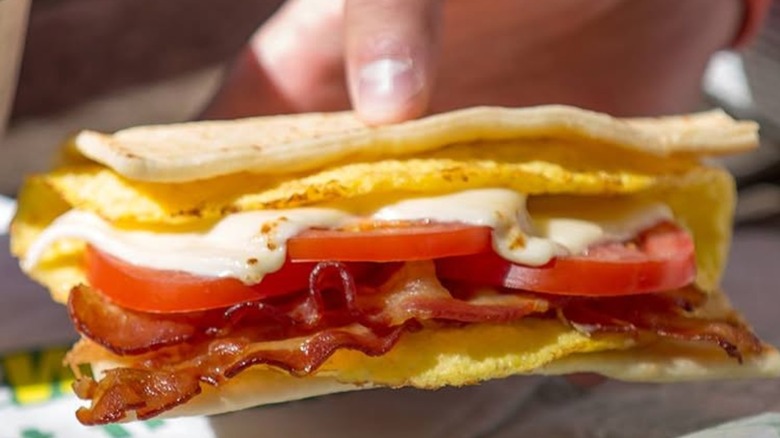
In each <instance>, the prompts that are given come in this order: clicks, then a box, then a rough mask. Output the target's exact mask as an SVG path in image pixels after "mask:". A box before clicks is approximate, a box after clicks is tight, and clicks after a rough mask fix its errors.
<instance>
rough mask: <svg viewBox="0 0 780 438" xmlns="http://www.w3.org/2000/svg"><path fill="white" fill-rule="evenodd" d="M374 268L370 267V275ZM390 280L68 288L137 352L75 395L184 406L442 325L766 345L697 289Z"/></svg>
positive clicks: (104, 409) (728, 346) (84, 322)
mask: <svg viewBox="0 0 780 438" xmlns="http://www.w3.org/2000/svg"><path fill="white" fill-rule="evenodd" d="M374 274H375V273H374ZM385 274H387V275H386V276H382V275H379V276H377V275H369V278H377V277H382V278H383V281H382V282H378V283H371V282H370V281H368V282H367V281H363V280H364V279H362V278H357V279H356V278H355V277H353V276H352V274H351V273H350V272H349V270H348V269H347V268H346V267H345V266H344V265H342V264H340V263H323V264H320V265H319V266H318V267H317V268H316V269H315V270H314V271H313V272H312V275H311V277H310V287H309V290H308V291H304V292H302V293H301V294H297V295H292V296H287V297H281V298H274V299H268V300H263V301H257V302H252V303H242V304H238V305H235V306H232V307H230V308H227V309H217V310H212V311H204V312H193V313H186V314H147V313H143V312H134V311H129V310H127V309H123V308H121V307H118V306H116V305H114V304H112V303H110V302H108V301H107V300H106V299H105V298H103V296H102V295H101V294H99V293H98V292H96V291H94V290H91V289H90V288H88V287H78V288H76V289H74V290H73V292H72V294H71V299H70V302H69V306H70V311H71V316H72V317H73V319H74V321H75V323H76V326H77V328H78V329H79V331H80V332H81V333H82V334H83V335H85V336H86V337H88V338H90V339H92V340H93V341H95V342H97V343H99V344H101V345H103V346H104V347H106V348H107V349H109V350H111V351H113V352H114V353H117V354H119V355H124V356H127V357H128V359H131V360H133V364H132V366H128V367H126V368H119V369H115V370H110V371H108V372H107V374H106V375H105V376H103V378H102V379H101V380H100V381H99V382H95V381H94V380H92V379H89V378H81V379H79V381H78V382H77V383H76V385H75V389H76V392H77V394H78V395H79V396H80V397H82V398H84V399H89V400H92V405H91V406H90V407H89V408H82V409H80V410H79V412H78V419H79V421H81V422H82V423H84V424H101V423H108V422H113V421H118V420H121V419H124V418H126V417H127V416H128V415H129V414H130V413H135V416H136V417H138V418H141V419H143V418H149V417H151V416H154V415H157V414H159V413H160V412H163V411H165V410H168V409H171V408H173V407H175V406H177V405H180V404H182V403H185V402H186V401H187V400H189V399H191V398H192V397H194V396H195V395H197V394H198V393H200V391H201V385H202V384H208V385H213V386H219V385H221V384H223V383H224V382H225V381H227V380H228V379H230V378H233V377H235V376H236V375H237V374H239V373H241V372H242V371H243V370H245V369H247V368H249V367H252V366H256V365H260V364H265V365H269V366H273V367H276V368H281V369H283V370H285V371H287V372H288V373H290V374H292V375H296V376H305V375H308V374H311V373H313V372H315V371H316V370H317V369H318V368H319V367H320V366H321V365H322V364H323V363H324V362H325V361H326V360H327V359H328V358H329V357H331V356H332V355H333V354H334V353H335V352H336V351H338V350H339V349H353V350H359V351H362V352H363V353H365V354H367V355H373V356H377V355H383V354H385V353H387V352H388V351H389V350H390V349H391V348H392V347H393V345H395V343H396V342H397V341H398V339H399V337H400V336H401V335H402V333H403V332H405V331H410V330H416V329H419V328H421V327H422V325H423V324H435V323H436V322H437V321H450V322H458V323H476V322H509V321H514V320H517V319H520V318H523V317H528V315H531V314H534V315H535V317H542V318H550V317H556V316H557V317H558V318H560V319H561V320H562V321H563V322H564V323H566V324H569V325H571V326H572V327H574V328H576V329H577V330H580V331H582V332H585V333H588V334H598V333H606V332H619V333H625V334H626V335H628V336H635V337H639V336H643V337H645V338H647V337H648V336H649V337H660V338H671V339H675V340H680V341H686V342H699V343H705V344H711V345H717V346H719V347H720V348H722V349H723V350H724V351H725V352H726V353H727V354H728V355H729V356H731V357H734V358H736V359H737V360H739V361H742V359H743V356H744V355H748V354H752V353H758V352H760V351H761V349H762V346H761V343H760V341H759V340H758V339H757V338H756V337H755V336H754V335H753V334H752V333H751V332H750V331H749V329H748V328H747V327H746V326H745V325H744V324H742V323H741V322H740V321H739V320H738V319H737V318H736V317H735V316H731V315H727V316H725V317H723V318H720V319H704V318H700V317H696V316H694V315H693V314H692V313H691V312H693V311H694V310H695V309H698V308H700V307H701V306H702V305H704V304H705V302H706V299H707V298H706V295H704V294H703V293H702V292H700V291H698V290H696V289H695V288H686V289H681V290H679V291H672V292H667V293H662V294H644V295H637V296H630V297H609V298H586V297H565V296H553V295H540V294H531V293H518V292H517V291H511V293H510V291H503V293H501V292H499V291H494V290H489V289H480V288H475V287H473V286H468V285H463V284H457V283H454V284H449V283H448V284H447V287H446V288H445V287H443V286H442V285H441V283H439V281H438V279H437V278H436V276H435V272H434V268H433V266H432V264H430V263H408V264H405V265H403V267H399V266H395V267H392V269H391V270H390V271H389V273H387V272H386V273H385Z"/></svg>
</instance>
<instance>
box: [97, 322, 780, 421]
mask: <svg viewBox="0 0 780 438" xmlns="http://www.w3.org/2000/svg"><path fill="white" fill-rule="evenodd" d="M116 359H117V360H116V361H114V360H111V359H110V358H107V359H105V360H101V361H99V362H93V363H92V367H93V372H94V374H95V375H96V376H100V375H101V374H102V372H103V371H104V370H106V369H109V368H113V367H116V366H118V365H120V366H121V359H120V358H116ZM574 372H595V373H598V374H602V375H605V376H608V377H612V378H616V379H620V380H630V381H642V382H663V381H684V380H705V379H706V380H709V379H733V378H755V377H776V376H778V375H780V354H779V353H778V352H777V351H776V350H774V349H773V348H772V347H769V346H767V347H766V348H765V349H764V351H763V352H762V353H761V354H758V355H751V356H748V357H746V358H745V360H744V362H743V363H741V364H740V363H739V362H738V361H737V360H736V359H734V358H732V357H729V356H727V355H726V353H725V352H724V351H723V350H721V349H719V348H717V347H714V346H713V347H710V346H698V345H695V344H691V343H677V342H673V341H657V342H653V343H652V344H645V345H636V344H635V341H634V340H633V339H632V338H629V337H627V336H624V335H609V336H593V337H589V336H586V335H583V334H581V333H578V332H576V331H574V330H572V329H569V328H567V327H565V326H563V325H562V324H560V323H559V322H558V321H555V320H539V319H532V318H527V319H525V320H522V321H519V322H517V323H514V324H505V325H490V324H475V325H472V326H467V327H461V328H454V327H453V328H444V329H436V330H423V331H420V332H417V333H411V334H408V335H406V336H404V337H402V339H401V340H400V341H399V343H398V344H397V345H396V346H395V347H394V348H393V349H392V350H391V351H390V352H388V353H387V354H386V355H383V356H380V357H368V356H366V355H364V354H363V353H360V352H358V351H352V350H340V351H338V352H337V353H335V354H334V355H333V356H332V357H331V358H330V359H329V360H328V361H327V362H326V363H325V364H324V365H323V366H322V367H321V368H320V370H319V371H318V372H317V373H316V374H315V375H312V376H308V377H302V378H301V377H293V376H290V375H288V374H286V373H284V372H282V371H280V370H278V369H274V368H270V367H266V366H256V367H252V368H250V369H248V370H246V371H244V372H242V373H241V374H239V375H238V376H236V377H234V378H232V379H230V380H229V381H228V382H227V383H226V384H223V385H221V386H220V387H218V388H214V387H212V386H209V385H205V384H204V385H202V386H203V392H202V393H201V394H200V395H198V396H196V397H195V398H194V399H192V400H190V401H189V402H187V403H185V404H184V405H183V406H179V407H177V408H175V409H173V410H171V411H168V412H166V413H165V414H164V416H165V417H176V416H186V415H212V414H219V413H224V412H230V411H236V410H241V409H245V408H249V407H252V406H259V405H267V404H273V403H280V402H286V401H291V400H299V399H303V398H308V397H313V396H319V395H324V394H332V393H337V392H344V391H354V390H359V389H370V388H376V387H403V386H411V387H417V388H424V389H435V388H440V387H443V386H462V385H468V384H475V383H479V382H480V381H485V380H491V379H497V378H504V377H508V376H510V375H517V374H546V375H555V374H567V373H574Z"/></svg>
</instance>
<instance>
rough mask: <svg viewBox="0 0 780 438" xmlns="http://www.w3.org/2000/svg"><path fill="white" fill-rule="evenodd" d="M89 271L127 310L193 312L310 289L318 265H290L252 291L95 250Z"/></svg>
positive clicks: (99, 286)
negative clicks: (312, 272)
mask: <svg viewBox="0 0 780 438" xmlns="http://www.w3.org/2000/svg"><path fill="white" fill-rule="evenodd" d="M86 266H87V279H88V280H89V283H90V285H92V286H93V287H94V288H96V289H98V290H100V291H101V292H102V293H103V294H105V295H106V296H107V297H108V298H109V299H111V301H113V302H115V303H116V304H118V305H120V306H122V307H126V308H128V309H134V310H141V311H146V312H189V311H195V310H205V309H213V308H219V307H226V306H230V305H232V304H236V303H241V302H245V301H252V300H258V299H261V298H266V297H271V296H277V295H284V294H287V293H291V292H296V291H300V290H304V289H307V288H308V287H309V286H308V284H309V273H311V270H312V269H313V267H314V264H313V263H291V262H287V263H285V264H284V266H282V268H281V269H280V270H278V271H276V272H273V273H270V274H268V275H266V276H265V277H264V278H263V281H261V282H260V283H258V284H256V285H251V286H250V285H246V284H244V283H242V282H241V281H239V280H237V279H234V278H207V277H202V276H198V275H192V274H189V273H186V272H180V271H166V270H158V269H152V268H145V267H141V266H136V265H132V264H130V263H127V262H124V261H122V260H120V259H118V258H116V257H113V256H111V255H108V254H106V253H103V252H100V251H99V250H97V249H95V248H94V247H92V246H87V251H86Z"/></svg>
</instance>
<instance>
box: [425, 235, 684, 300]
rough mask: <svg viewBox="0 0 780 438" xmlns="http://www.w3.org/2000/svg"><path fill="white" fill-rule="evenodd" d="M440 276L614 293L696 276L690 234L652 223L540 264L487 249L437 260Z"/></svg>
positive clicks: (678, 283) (670, 285)
mask: <svg viewBox="0 0 780 438" xmlns="http://www.w3.org/2000/svg"><path fill="white" fill-rule="evenodd" d="M436 272H437V274H438V275H439V277H440V278H446V279H452V280H460V281H465V282H469V283H475V284H483V285H490V286H503V287H507V288H511V289H522V290H528V291H534V292H544V293H550V294H562V295H584V296H614V295H632V294H641V293H649V292H660V291H667V290H671V289H676V288H679V287H682V286H686V285H688V284H690V283H691V282H693V280H694V278H695V276H696V261H695V254H694V247H693V240H692V239H691V236H690V235H689V234H688V233H687V232H685V231H684V230H682V229H680V228H679V227H676V226H672V225H669V224H663V225H660V226H657V227H654V228H652V229H650V230H648V231H646V232H644V233H643V234H642V235H640V236H639V237H638V238H637V239H636V241H635V242H631V243H629V244H608V245H601V246H597V247H594V248H591V249H590V250H589V251H588V253H587V254H586V255H582V256H573V257H560V258H557V259H554V260H552V261H551V262H550V263H548V264H546V265H544V266H541V267H532V266H524V265H519V264H515V263H512V262H509V261H507V260H505V259H503V258H501V257H500V256H498V255H497V254H495V253H493V252H487V253H482V254H477V255H470V256H463V257H451V258H447V259H442V260H438V261H437V265H436Z"/></svg>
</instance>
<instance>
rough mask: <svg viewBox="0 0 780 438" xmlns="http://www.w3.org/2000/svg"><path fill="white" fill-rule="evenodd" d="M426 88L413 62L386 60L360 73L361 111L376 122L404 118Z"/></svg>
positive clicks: (358, 95)
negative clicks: (405, 110) (412, 103)
mask: <svg viewBox="0 0 780 438" xmlns="http://www.w3.org/2000/svg"><path fill="white" fill-rule="evenodd" d="M422 88H423V78H422V75H421V73H420V72H419V71H417V69H415V65H414V62H413V61H412V60H411V59H408V58H407V59H397V58H384V59H379V60H376V61H373V62H371V63H369V64H366V65H364V66H363V67H361V68H360V70H359V72H358V88H357V96H356V99H355V100H356V102H355V104H356V107H357V110H358V111H359V112H360V113H361V115H363V116H364V117H366V118H368V119H370V120H371V121H376V122H392V121H395V120H394V119H397V118H398V117H403V115H402V113H403V112H404V107H405V106H407V105H408V104H409V103H410V102H411V101H412V100H413V99H414V98H415V96H416V95H417V94H419V93H420V91H421V90H422Z"/></svg>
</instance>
